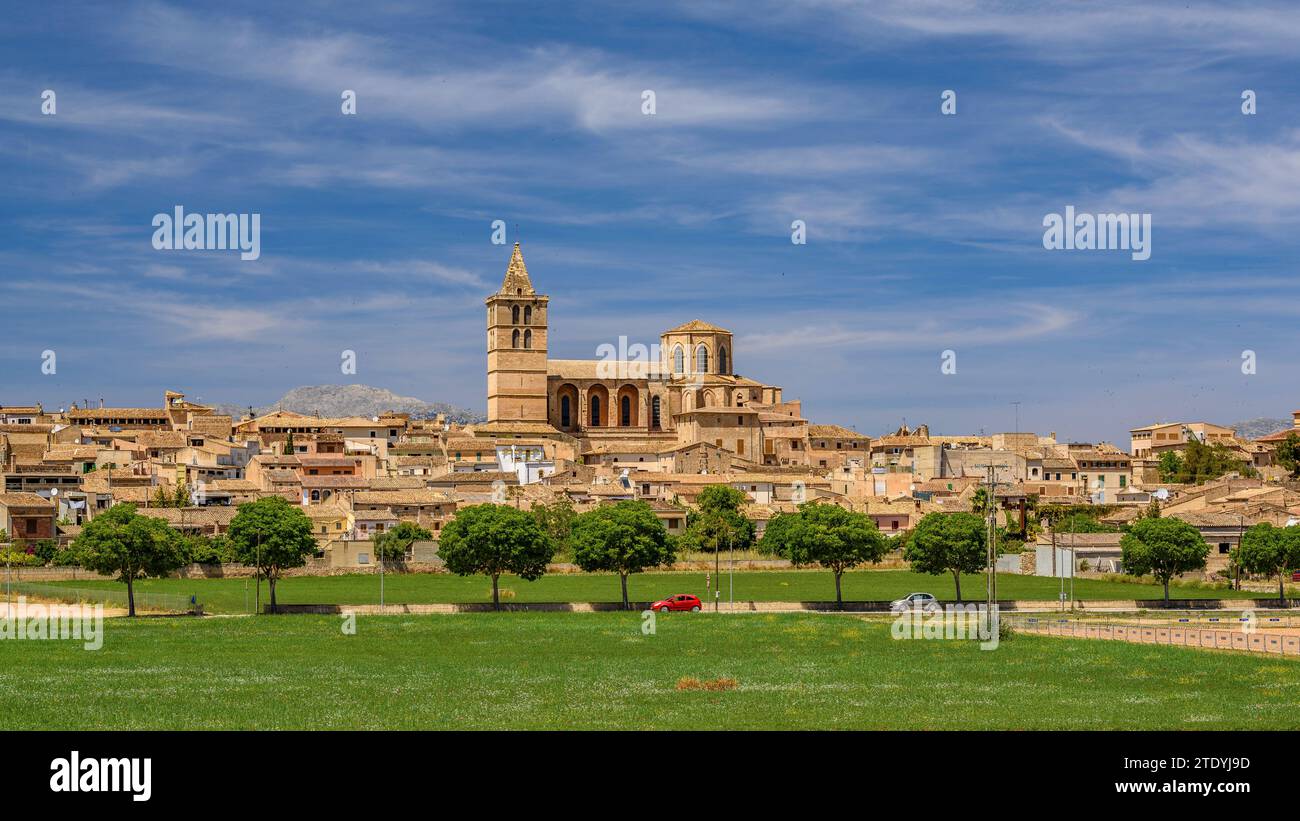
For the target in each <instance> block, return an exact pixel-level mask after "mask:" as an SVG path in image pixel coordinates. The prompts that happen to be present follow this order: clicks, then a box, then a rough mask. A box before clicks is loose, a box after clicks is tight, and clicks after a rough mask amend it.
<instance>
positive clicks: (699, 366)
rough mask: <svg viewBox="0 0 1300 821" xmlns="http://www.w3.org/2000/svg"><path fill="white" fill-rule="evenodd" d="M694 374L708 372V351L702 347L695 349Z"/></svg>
mask: <svg viewBox="0 0 1300 821" xmlns="http://www.w3.org/2000/svg"><path fill="white" fill-rule="evenodd" d="M695 372H696V373H708V372H709V349H708V348H706V347H704V346H703V345H701V346H700V347H698V348H696V349H695Z"/></svg>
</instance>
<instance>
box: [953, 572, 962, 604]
mask: <svg viewBox="0 0 1300 821" xmlns="http://www.w3.org/2000/svg"><path fill="white" fill-rule="evenodd" d="M952 580H953V583H954V584H956V585H957V603H958V604H961V571H960V570H954V571H952Z"/></svg>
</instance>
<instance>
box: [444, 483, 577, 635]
mask: <svg viewBox="0 0 1300 821" xmlns="http://www.w3.org/2000/svg"><path fill="white" fill-rule="evenodd" d="M438 544H439V547H438V555H439V557H441V558H442V560H443V562H444V563H446V565H447V569H448V570H450V571H451V572H452V573H455V574H456V575H458V576H470V575H474V574H480V573H481V574H485V575H487V576H490V577H491V578H492V605H493V606H494V607H495V608H496V609H498V610H500V609H501V595H500V585H499V580H500V578H501V574H502V573H513V574H515V575H516V576H519V577H520V578H521V579H524V580H526V581H534V580H536V579H540V578H541V577H542V576H543V574H545V573H546V565H547V563H548V562H550V561H551V559H552V557H554V555H555V544H554V543H553V542H552V541H551V539H550V537H549V536H547V535H546V533H545V532H544V531H543V530H542V528H541V527H539V526H538V524H537V519H535V518H533V516H532V515H531V514H529V513H526V512H524V511H522V510H517V509H515V508H513V507H509V506H507V505H494V504H482V505H471V506H469V507H463V508H461V509H460V510H458V511H456V517H455V518H454V519H452V520H451V521H450V522H448V523H447V526H446V527H444V528H443V529H442V538H441V539H439V542H438Z"/></svg>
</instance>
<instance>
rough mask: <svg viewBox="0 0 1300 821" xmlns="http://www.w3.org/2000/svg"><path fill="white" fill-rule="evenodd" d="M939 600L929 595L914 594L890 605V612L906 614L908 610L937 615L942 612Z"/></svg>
mask: <svg viewBox="0 0 1300 821" xmlns="http://www.w3.org/2000/svg"><path fill="white" fill-rule="evenodd" d="M942 609H943V607H942V605H940V604H939V600H938V599H936V598H935V597H934V596H932V595H930V594H929V593H913V594H912V595H910V596H908V597H907V598H905V599H899V600H898V601H893V602H890V603H889V612H891V613H905V612H907V611H908V610H921V611H923V612H926V613H937V612H938V611H940V610H942Z"/></svg>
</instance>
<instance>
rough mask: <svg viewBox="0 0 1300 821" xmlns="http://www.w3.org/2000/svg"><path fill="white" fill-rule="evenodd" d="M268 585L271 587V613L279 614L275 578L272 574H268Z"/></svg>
mask: <svg viewBox="0 0 1300 821" xmlns="http://www.w3.org/2000/svg"><path fill="white" fill-rule="evenodd" d="M266 583H267V584H269V585H271V612H272V613H275V612H277V611H276V609H275V576H272V575H271V574H270V573H268V574H266Z"/></svg>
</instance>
